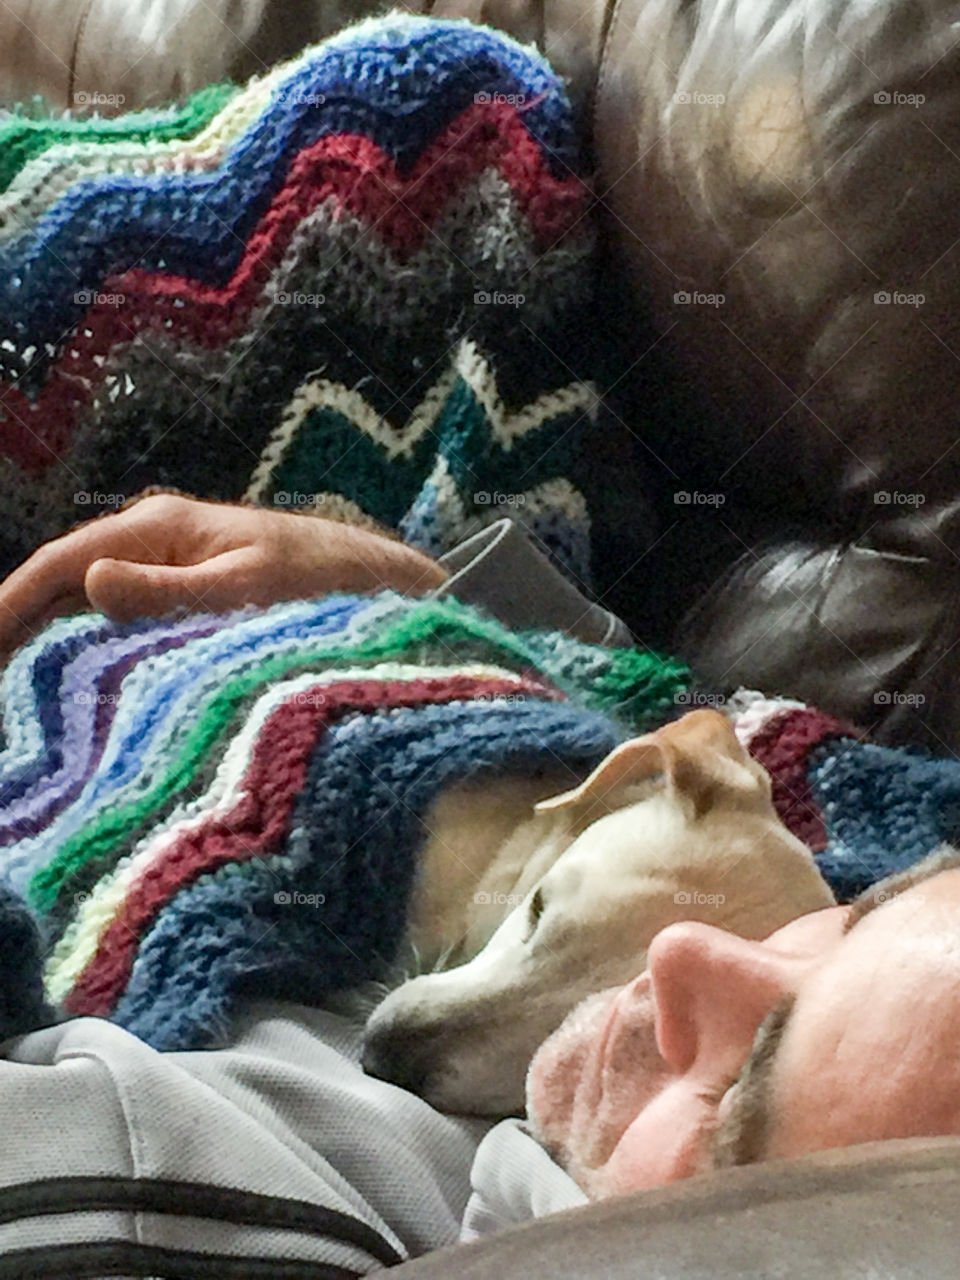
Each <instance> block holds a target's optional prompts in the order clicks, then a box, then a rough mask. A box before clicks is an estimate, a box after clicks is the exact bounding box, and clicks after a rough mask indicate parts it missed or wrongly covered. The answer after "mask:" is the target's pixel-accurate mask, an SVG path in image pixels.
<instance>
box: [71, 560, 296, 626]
mask: <svg viewBox="0 0 960 1280" xmlns="http://www.w3.org/2000/svg"><path fill="white" fill-rule="evenodd" d="M275 577H276V575H263V573H262V572H260V573H259V574H258V573H257V572H255V566H254V556H253V554H252V552H251V549H250V548H249V547H239V548H237V549H236V550H233V551H225V552H223V553H222V554H221V555H218V556H213V557H211V559H209V560H203V561H202V562H201V563H200V564H191V565H167V564H137V563H136V562H135V561H132V560H114V559H109V558H108V559H103V560H97V561H95V562H94V563H93V564H92V565H91V566H90V568H89V569H88V570H87V573H86V577H85V580H84V586H85V589H86V594H87V599H88V600H89V601H90V603H91V604H92V605H93V606H94V608H96V609H100V610H101V611H102V612H103V613H105V614H106V615H107V616H108V617H110V618H114V619H115V620H117V621H118V622H131V621H133V619H134V618H158V617H162V616H163V615H164V614H167V613H171V612H172V611H173V610H175V609H181V608H186V609H188V610H190V611H191V612H192V611H194V610H212V611H217V610H221V609H234V608H237V607H239V606H240V605H243V604H261V603H263V602H264V601H266V600H269V599H271V598H276V597H275V596H273V595H272V594H271V583H272V581H273V580H274V579H275Z"/></svg>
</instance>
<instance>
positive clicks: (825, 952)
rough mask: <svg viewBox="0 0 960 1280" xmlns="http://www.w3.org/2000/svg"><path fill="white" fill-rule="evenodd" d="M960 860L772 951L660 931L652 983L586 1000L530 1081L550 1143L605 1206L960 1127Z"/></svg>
mask: <svg viewBox="0 0 960 1280" xmlns="http://www.w3.org/2000/svg"><path fill="white" fill-rule="evenodd" d="M950 861H951V862H952V864H953V866H952V868H951V869H949V870H938V869H937V868H938V867H939V866H941V865H943V859H942V858H941V859H940V860H939V861H934V860H928V864H927V865H926V866H924V864H921V866H920V868H918V869H916V871H915V873H914V876H915V877H916V878H915V880H914V883H912V884H911V883H910V882H909V881H908V880H907V879H906V878H905V877H899V878H895V879H891V880H890V881H885V882H883V884H881V885H880V886H878V887H877V888H876V889H874V890H873V891H871V892H870V893H869V894H868V895H865V896H864V898H863V899H861V900H860V901H858V903H856V904H854V906H853V907H831V908H828V909H827V910H825V911H817V912H814V913H813V914H811V915H807V916H802V917H801V918H800V919H798V920H794V921H793V922H792V923H791V924H788V925H786V926H785V927H784V928H782V929H779V930H778V931H777V932H776V933H774V934H771V936H770V937H769V938H767V939H766V940H765V941H763V942H750V941H746V940H744V939H743V938H738V937H735V936H734V935H733V934H730V933H726V932H724V931H723V930H721V929H715V928H713V927H712V926H710V925H706V924H701V923H696V922H690V923H684V924H675V925H671V926H669V927H668V928H666V929H664V930H662V931H661V932H660V933H659V934H658V935H657V936H656V938H655V939H654V940H653V942H652V944H651V946H650V951H649V958H648V967H647V969H646V971H645V972H644V973H643V974H641V975H640V977H638V978H637V979H635V980H634V981H633V982H631V983H628V984H627V986H625V987H618V988H615V989H613V990H610V991H604V992H601V993H600V994H598V995H596V996H592V997H590V998H589V999H588V1000H586V1001H584V1002H583V1004H581V1005H580V1006H579V1008H577V1009H576V1010H574V1012H573V1013H572V1014H571V1015H570V1016H569V1017H568V1018H567V1020H566V1021H565V1022H564V1023H563V1025H562V1026H561V1027H560V1028H559V1030H558V1031H556V1032H555V1033H554V1034H553V1035H552V1036H551V1037H550V1039H549V1040H547V1041H546V1042H545V1043H544V1044H543V1045H542V1047H541V1048H540V1050H539V1052H538V1053H537V1055H536V1057H535V1058H534V1060H533V1062H532V1063H531V1066H530V1071H529V1074H528V1077H527V1110H528V1116H529V1117H530V1120H531V1123H532V1125H533V1128H534V1130H535V1132H536V1133H537V1134H538V1136H539V1137H540V1139H541V1140H542V1141H543V1142H544V1144H545V1145H546V1146H547V1147H548V1149H549V1150H550V1151H551V1152H552V1153H553V1154H554V1157H555V1158H556V1159H557V1160H558V1161H559V1162H560V1163H561V1164H562V1165H564V1167H565V1168H567V1169H568V1170H569V1171H570V1173H571V1174H572V1176H573V1177H574V1178H575V1179H576V1180H577V1181H578V1182H579V1183H580V1185H581V1186H582V1187H583V1188H584V1190H585V1191H586V1192H587V1194H588V1195H590V1196H591V1197H601V1196H608V1195H619V1194H623V1193H624V1192H627V1191H632V1190H636V1189H638V1188H643V1187H653V1186H658V1185H660V1184H662V1183H667V1182H672V1181H674V1180H675V1179H678V1178H685V1177H688V1176H690V1175H691V1174H694V1173H699V1172H703V1171H706V1170H709V1169H716V1168H721V1167H726V1166H729V1165H734V1164H747V1163H751V1162H754V1161H758V1160H766V1159H773V1158H775V1157H779V1156H798V1155H803V1154H805V1153H807V1152H811V1151H819V1150H822V1149H824V1148H827V1147H843V1146H850V1145H852V1144H854V1143H859V1142H869V1141H873V1140H875V1139H881V1138H899V1137H917V1136H926V1135H936V1134H950V1133H960V1053H958V1051H957V1046H958V1045H960V868H958V866H957V861H958V860H957V858H956V856H955V855H954V856H953V857H952V858H951V860H950ZM930 872H933V874H930ZM924 876H926V877H927V878H923V877H924Z"/></svg>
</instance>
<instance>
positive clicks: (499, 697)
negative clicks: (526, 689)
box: [474, 693, 527, 707]
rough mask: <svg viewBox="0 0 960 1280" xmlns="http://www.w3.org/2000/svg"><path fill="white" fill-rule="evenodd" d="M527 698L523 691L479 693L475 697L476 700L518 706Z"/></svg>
mask: <svg viewBox="0 0 960 1280" xmlns="http://www.w3.org/2000/svg"><path fill="white" fill-rule="evenodd" d="M526 700H527V699H526V695H525V694H522V693H478V694H477V696H476V697H475V698H474V702H496V703H498V704H499V705H500V706H502V707H504V706H505V707H518V706H519V705H520V704H521V703H522V702H526Z"/></svg>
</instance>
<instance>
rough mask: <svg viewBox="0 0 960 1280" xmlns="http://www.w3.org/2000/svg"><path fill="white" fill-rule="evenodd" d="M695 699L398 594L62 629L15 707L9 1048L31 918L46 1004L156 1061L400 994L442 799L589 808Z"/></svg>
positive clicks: (6, 857) (34, 660) (610, 663)
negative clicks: (610, 776)
mask: <svg viewBox="0 0 960 1280" xmlns="http://www.w3.org/2000/svg"><path fill="white" fill-rule="evenodd" d="M686 680H687V673H686V670H685V668H684V667H683V666H682V665H681V664H679V663H675V662H670V661H667V660H664V659H660V658H657V657H656V656H653V655H651V654H649V653H645V652H640V651H637V650H632V649H604V648H599V647H593V646H589V645H583V644H580V643H578V642H576V641H573V640H570V639H568V638H565V637H564V636H562V635H560V634H558V633H552V632H524V633H513V632H511V631H509V630H506V629H505V628H503V627H502V626H500V625H499V624H497V623H496V622H494V621H492V620H490V619H489V618H486V617H484V616H482V615H480V614H478V613H475V612H473V611H471V610H470V609H468V608H467V607H465V606H462V605H460V604H458V603H456V602H455V601H432V602H431V601H419V602H414V601H411V600H408V599H404V598H402V597H399V596H397V595H395V594H393V593H385V594H383V595H380V596H376V597H358V596H344V595H339V596H330V597H327V598H324V599H322V600H319V601H314V602H296V603H292V604H283V605H277V606H275V607H273V608H271V609H268V610H264V611H251V610H245V611H242V612H236V613H231V614H228V615H220V616H213V615H199V616H190V617H187V618H181V619H179V620H173V621H169V620H168V621H166V622H156V623H149V624H148V623H140V624H137V625H133V626H130V625H127V626H120V625H114V624H112V623H110V622H107V621H106V620H105V619H104V618H103V617H101V616H100V615H80V616H77V617H73V618H68V619H64V620H61V621H58V622H56V623H54V624H52V625H51V626H50V627H49V628H47V630H46V631H45V632H43V633H42V634H41V635H40V636H39V637H38V638H37V639H36V640H35V641H33V642H32V643H31V644H30V645H29V646H27V647H25V648H24V649H23V650H21V651H20V652H19V653H18V654H17V655H16V656H15V657H14V659H13V660H12V662H11V664H10V665H9V666H8V668H7V670H6V671H5V673H4V678H3V683H2V688H0V697H2V714H3V738H4V740H3V749H2V751H0V869H2V873H3V875H2V880H3V882H5V884H6V893H5V896H0V957H2V958H3V961H4V964H3V979H2V982H0V988H2V994H0V1033H10V1032H12V1031H15V1030H19V1029H22V1028H23V1027H25V1026H29V1025H30V1024H31V1020H32V1021H33V1025H36V1020H37V1018H38V1017H39V1004H40V1000H41V984H40V978H39V967H38V961H37V939H36V937H35V936H34V933H33V931H32V929H31V928H30V925H29V917H28V915H27V912H26V908H25V907H24V902H26V903H28V904H29V909H30V912H31V913H32V915H33V918H34V920H35V921H37V922H38V924H39V926H40V931H41V935H42V939H43V947H44V949H45V951H46V960H45V963H44V978H43V986H44V988H45V993H46V997H47V998H48V999H49V1001H51V1002H52V1003H53V1004H54V1005H55V1006H58V1007H59V1008H62V1009H63V1010H65V1011H66V1012H68V1013H73V1014H81V1013H84V1014H99V1015H103V1016H106V1017H109V1018H112V1019H114V1020H116V1021H117V1022H119V1023H121V1024H122V1025H123V1026H125V1027H127V1028H129V1029H130V1030H131V1031H133V1032H135V1033H136V1034H137V1035H139V1036H141V1037H142V1038H143V1039H144V1040H146V1041H147V1042H148V1043H150V1044H152V1045H154V1046H156V1047H157V1048H160V1049H174V1048H197V1047H204V1046H207V1045H210V1044H212V1043H214V1042H216V1040H217V1038H218V1037H219V1036H220V1035H221V1033H222V1032H223V1031H224V1029H225V1027H226V1025H227V1022H228V1018H229V1012H230V1009H231V1006H232V1003H233V1001H234V1000H235V998H236V996H237V994H238V993H239V992H240V991H241V990H242V991H244V992H246V993H251V992H256V993H258V994H270V995H274V996H278V997H286V998H288V999H295V1000H298V1001H301V1002H303V1001H309V1000H312V999H316V1000H320V999H322V997H323V995H324V994H325V993H326V994H329V992H330V991H331V990H333V989H335V988H338V987H343V986H345V985H350V984H354V983H357V982H360V981H362V980H364V979H367V978H370V977H375V976H377V975H381V976H382V974H383V972H384V970H385V968H386V967H387V966H388V965H389V963H390V962H391V960H392V959H394V957H395V955H396V953H397V950H398V947H399V945H400V942H401V940H402V935H403V931H404V926H405V919H406V911H407V903H408V899H409V895H410V892H411V885H412V879H413V875H414V871H415V866H416V855H417V851H418V849H419V848H420V847H421V846H422V843H423V840H424V835H425V829H424V826H423V818H424V814H425V812H426V810H427V808H428V806H429V805H430V803H431V801H432V800H433V799H434V798H435V797H436V796H437V795H438V794H439V793H440V792H441V791H442V790H443V789H444V788H446V787H448V786H449V785H450V784H451V783H453V782H456V781H458V780H460V779H464V778H468V777H474V776H477V775H479V774H484V775H486V776H491V775H493V776H506V775H508V774H511V773H522V774H529V773H530V772H532V771H536V770H537V768H538V767H542V764H543V761H544V758H545V757H549V758H550V760H551V762H552V763H561V764H562V765H564V766H565V767H566V768H567V769H568V770H569V772H570V778H571V784H573V783H574V782H575V781H577V780H580V779H582V778H583V777H584V776H586V773H587V772H588V771H589V770H590V769H591V768H592V767H594V766H595V765H596V764H597V763H598V762H599V761H600V760H601V759H602V758H603V757H604V756H605V755H606V754H607V752H608V751H610V750H611V749H612V748H613V747H614V746H615V745H616V744H617V743H618V742H619V741H621V740H622V739H623V738H624V737H625V736H629V735H630V734H633V733H637V732H641V731H644V730H646V729H649V728H651V727H653V726H654V725H656V724H659V723H662V722H663V721H664V720H666V719H668V718H669V717H670V715H671V714H673V713H674V712H675V709H676V705H677V704H676V701H675V696H676V694H677V692H678V691H679V690H682V689H684V688H685V687H686ZM4 1002H5V1003H4Z"/></svg>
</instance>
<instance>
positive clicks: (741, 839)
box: [363, 710, 834, 1115]
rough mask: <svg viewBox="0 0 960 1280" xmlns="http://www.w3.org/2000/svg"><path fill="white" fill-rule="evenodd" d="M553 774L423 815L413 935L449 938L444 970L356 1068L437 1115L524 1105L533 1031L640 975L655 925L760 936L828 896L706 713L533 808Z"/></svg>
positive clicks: (759, 785)
mask: <svg viewBox="0 0 960 1280" xmlns="http://www.w3.org/2000/svg"><path fill="white" fill-rule="evenodd" d="M548 781H549V779H548V778H540V779H537V780H531V781H530V782H529V783H526V784H524V783H515V784H512V788H513V789H512V790H511V789H510V787H508V788H507V789H506V790H505V791H504V790H503V784H499V786H500V790H499V791H498V790H497V788H496V787H494V788H493V790H490V784H488V785H487V788H486V789H484V787H483V786H481V785H479V784H473V789H472V790H470V788H467V789H461V790H460V791H458V792H456V793H448V794H447V795H446V796H445V797H443V798H442V799H441V801H440V802H438V804H437V806H436V807H435V810H434V812H433V814H432V816H431V822H430V826H431V827H432V829H433V830H434V832H435V835H434V837H433V838H432V839H431V841H430V842H429V844H428V847H427V850H426V853H425V855H424V859H423V862H422V865H421V869H420V874H419V881H418V885H419V887H418V890H417V893H416V895H415V902H414V906H413V909H412V913H411V921H410V937H411V940H412V942H413V943H414V944H415V945H416V946H418V947H419V948H420V949H421V950H422V951H425V952H426V953H427V954H428V955H432V958H433V959H434V960H437V959H439V954H438V952H439V949H440V948H441V947H443V946H444V945H446V946H448V947H450V948H451V950H450V953H449V955H448V963H451V964H453V965H455V966H456V967H453V968H447V969H444V970H443V971H440V972H432V973H426V974H422V975H420V976H418V977H414V978H411V979H409V980H408V981H406V982H404V983H402V984H401V985H400V986H398V987H397V988H395V989H394V990H393V991H392V992H390V994H389V995H388V996H387V997H386V998H385V999H384V1000H383V1002H382V1003H381V1004H380V1005H379V1006H378V1007H377V1008H376V1009H375V1011H374V1013H373V1015H372V1016H371V1017H370V1019H369V1021H368V1023H367V1026H366V1030H365V1035H364V1053H363V1065H364V1067H365V1069H366V1070H367V1071H369V1072H370V1073H371V1074H374V1075H377V1076H380V1077H382V1078H385V1079H388V1080H392V1081H394V1082H395V1083H397V1084H402V1085H405V1086H406V1087H408V1088H411V1089H413V1090H414V1091H415V1092H417V1093H419V1094H421V1095H422V1096H423V1097H424V1098H426V1099H427V1100H428V1101H430V1102H432V1103H433V1104H434V1105H435V1106H437V1107H440V1108H442V1109H444V1110H449V1111H459V1112H468V1113H474V1114H480V1115H509V1114H519V1113H521V1112H522V1110H523V1103H524V1076H525V1073H526V1069H527V1066H528V1064H529V1062H530V1060H531V1058H532V1057H533V1054H534V1052H535V1051H536V1049H537V1047H538V1046H539V1044H540V1043H541V1041H543V1040H544V1039H545V1038H546V1037H547V1036H548V1035H549V1034H550V1033H551V1032H552V1031H554V1030H555V1029H556V1028H557V1027H558V1026H559V1025H560V1023H561V1022H562V1021H563V1019H564V1018H565V1017H566V1015H567V1014H568V1013H569V1012H570V1010H571V1009H573V1008H574V1006H575V1005H577V1004H579V1003H580V1001H581V1000H583V999H584V998H585V997H586V996H588V995H591V994H593V993H594V992H597V991H602V990H604V989H605V988H607V987H613V986H617V985H620V984H621V983H624V982H626V981H628V980H629V979H630V978H633V977H635V976H636V975H637V974H638V973H640V972H641V971H642V970H643V968H644V967H645V963H646V953H647V947H648V945H649V943H650V941H651V939H652V938H653V936H654V935H655V934H656V933H657V932H658V931H659V930H660V929H662V928H663V927H664V926H665V925H668V924H671V923H673V922H674V921H677V920H691V919H693V920H705V921H707V922H709V923H710V924H714V925H718V926H720V927H722V928H725V929H729V930H731V931H732V932H734V933H738V934H741V935H742V936H744V937H748V938H762V937H765V936H766V935H767V934H769V933H772V932H773V930H775V929H778V928H780V926H781V925H783V924H785V923H786V922H787V921H788V920H792V919H794V918H795V917H797V916H799V915H802V914H804V913H805V912H808V911H815V910H818V909H819V908H821V907H826V906H832V905H833V902H834V899H833V896H832V894H831V892H830V890H829V888H828V887H827V885H826V883H825V881H824V880H823V879H822V878H821V876H820V874H819V872H818V871H817V869H816V866H815V864H814V862H813V859H812V857H811V855H810V853H809V851H808V849H807V848H806V846H805V845H803V844H802V843H801V842H800V841H799V840H797V839H796V838H795V837H794V836H792V835H791V834H790V832H789V831H788V830H787V829H786V827H784V825H783V824H782V822H781V821H780V819H779V818H778V816H777V814H776V811H775V810H774V807H773V804H772V802H771V798H770V780H769V777H768V775H767V773H766V772H765V770H764V769H763V768H762V767H761V766H760V765H759V764H757V763H756V762H755V761H754V760H753V759H752V758H751V757H750V755H749V754H748V753H747V752H746V750H745V749H744V748H743V747H742V746H741V745H740V743H739V741H738V740H737V737H736V735H735V733H734V731H733V728H732V725H731V723H730V721H729V719H728V718H727V717H726V716H724V715H723V714H721V713H720V712H718V711H712V710H710V711H694V712H691V713H690V714H688V715H686V716H684V717H683V719H682V720H679V721H676V722H675V723H672V724H669V725H667V726H666V727H665V728H663V729H660V730H658V731H657V732H656V733H651V734H647V735H646V736H644V737H642V738H636V739H634V740H632V741H630V742H626V743H624V744H623V745H622V746H620V747H618V748H617V749H616V750H615V751H613V752H612V753H611V754H610V755H609V756H608V757H607V758H606V760H604V761H603V762H602V763H601V764H600V765H599V766H598V767H597V768H596V769H595V770H594V772H593V773H592V774H591V775H590V777H589V778H587V780H586V781H585V782H584V783H583V784H582V785H580V786H578V787H577V788H575V789H574V790H572V791H567V792H564V793H563V794H561V795H556V796H554V797H552V798H550V799H545V800H540V802H539V803H537V804H536V805H535V807H534V808H533V810H532V811H531V809H530V807H529V805H530V799H531V794H535V793H536V791H537V789H539V794H540V795H541V796H542V795H543V788H544V787H545V786H546V785H547V784H548ZM491 804H493V806H494V807H493V808H492V809H491V807H490V806H491ZM484 811H485V814H486V817H484ZM485 822H486V828H485V825H484V823H485ZM452 844H453V845H456V847H458V848H459V850H460V851H461V853H462V856H458V857H457V858H455V859H451V858H450V856H449V850H450V848H451V845H452ZM503 917H505V918H503Z"/></svg>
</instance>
